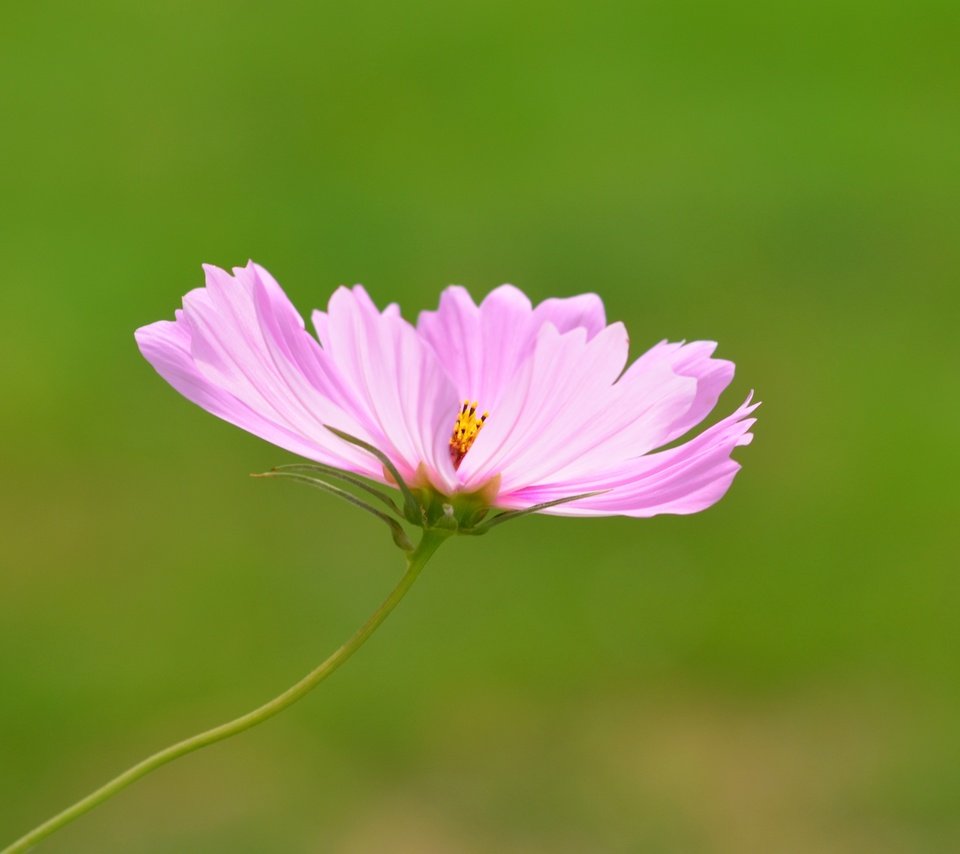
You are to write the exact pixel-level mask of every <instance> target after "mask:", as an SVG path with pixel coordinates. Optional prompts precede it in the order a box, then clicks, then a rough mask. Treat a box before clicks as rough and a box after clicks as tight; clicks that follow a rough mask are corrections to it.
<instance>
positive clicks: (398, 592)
mask: <svg viewBox="0 0 960 854" xmlns="http://www.w3.org/2000/svg"><path fill="white" fill-rule="evenodd" d="M447 536H448V532H445V531H437V530H427V531H424V533H423V538H422V539H421V540H420V543H419V545H418V546H417V548H416V549H415V550H414V551H413V552H412V553H411V554H410V555H408V556H407V571H406V572H405V573H404V575H403V578H401V579H400V582H399V583H398V584H397V586H396V587H395V588H394V589H393V592H391V593H390V595H389V596H388V597H387V598H386V599H385V600H384V601H383V604H382V605H381V606H380V607H379V608H377V610H376V611H374V612H373V614H372V615H371V616H370V618H369V619H368V620H367V621H366V622H365V623H364V624H363V625H362V626H361V627H360V628H359V629H357V631H356V633H355V634H354V635H353V637H351V638H350V640H348V641H347V642H346V643H345V644H343V646H341V647H340V648H339V649H338V650H337V651H336V652H334V653H333V654H332V655H331V656H330V657H329V658H328V659H327V660H326V661H324V662H323V664H321V665H320V666H319V667H317V668H316V669H315V670H312V671H311V672H310V673H308V674H307V675H306V676H304V677H303V679H301V680H300V681H299V682H297V683H296V685H293V686H292V687H290V688H288V689H287V690H286V691H284V692H283V693H282V694H280V695H279V696H278V697H275V698H274V699H272V700H270V702H268V703H264V704H263V705H262V706H260V707H259V708H256V709H254V710H253V711H252V712H247V714H245V715H241V716H240V717H239V718H235V719H234V720H232V721H228V722H227V723H224V724H221V725H220V726H216V727H213V729H208V730H206V731H205V732H201V733H198V734H197V735H194V736H191V737H190V738H187V739H184V740H183V741H179V742H177V743H176V744H171V745H170V746H169V747H166V748H164V749H163V750H161V751H159V752H157V753H154V754H153V755H152V756H148V757H147V758H146V759H144V760H142V761H141V762H138V763H137V764H136V765H134V766H132V767H131V768H128V769H127V770H126V771H124V772H123V773H122V774H120V775H119V776H117V777H114V778H113V779H112V780H110V782H108V783H106V784H104V785H103V786H101V787H100V788H99V789H97V790H96V791H93V792H91V793H90V794H89V795H87V796H86V797H85V798H82V799H81V800H79V801H77V802H76V803H75V804H74V805H73V806H71V807H67V809H65V810H64V811H63V812H61V813H58V814H57V815H55V816H53V818H51V819H48V820H47V821H45V822H44V823H43V824H41V825H38V826H37V827H35V828H34V829H33V830H31V831H30V832H29V833H27V834H26V835H24V836H22V837H20V839H18V840H17V841H16V842H14V843H13V844H12V845H10V846H8V847H7V848H4V849H3V851H2V852H0V854H15V852H21V851H26V850H27V849H28V848H30V847H31V846H32V845H35V844H36V843H37V842H39V841H40V840H41V839H43V838H44V837H47V836H49V835H50V834H51V833H53V832H54V831H55V830H58V829H59V828H61V827H63V826H64V825H65V824H68V823H69V822H71V821H73V820H74V819H75V818H78V817H79V816H81V815H83V814H84V813H85V812H87V811H88V810H91V809H93V808H94V807H95V806H97V805H98V804H101V803H103V801H105V800H107V799H108V798H111V797H113V795H115V794H117V792H119V791H120V790H122V789H124V788H126V787H127V786H129V785H130V784H131V783H132V782H134V781H135V780H139V779H140V778H141V777H143V776H145V775H147V774H149V773H150V772H151V771H153V770H155V769H157V768H159V767H160V766H161V765H166V764H167V763H168V762H172V761H173V760H174V759H177V758H179V757H180V756H184V755H186V754H187V753H192V752H193V751H194V750H199V749H200V748H201V747H206V746H207V745H208V744H214V743H215V742H218V741H223V740H224V739H225V738H230V736H233V735H237V734H238V733H241V732H243V731H244V730H248V729H250V728H251V727H254V726H256V725H257V724H259V723H263V721H265V720H267V719H268V718H272V717H273V716H274V715H276V714H277V713H279V712H282V711H283V710H284V709H285V708H287V707H288V706H291V705H293V704H294V703H295V702H296V701H297V700H299V699H300V698H301V697H303V696H304V695H305V694H307V693H308V692H309V691H311V690H312V689H313V688H315V687H316V686H317V685H318V684H319V683H320V682H322V681H323V680H324V679H326V678H327V677H328V676H329V675H330V674H331V673H333V671H334V670H336V669H337V668H338V667H339V666H340V665H341V664H343V663H344V662H345V661H346V660H347V659H348V658H349V657H350V656H351V655H353V653H355V652H356V651H357V650H358V649H359V648H360V647H361V646H362V645H363V643H364V642H365V641H366V640H367V638H369V637H370V635H372V634H373V633H374V631H375V630H376V629H377V626H379V625H380V624H381V623H382V622H383V621H384V620H385V619H386V617H387V615H388V614H389V613H390V612H391V611H392V610H393V609H394V608H395V607H396V606H397V603H399V601H400V600H401V599H402V598H403V597H404V595H405V594H406V592H407V591H408V590H409V589H410V587H411V586H412V585H413V582H414V581H415V580H416V578H417V576H418V575H419V574H420V570H421V569H423V567H424V565H425V564H426V563H427V561H428V560H429V559H430V557H431V556H432V555H433V553H434V552H435V551H436V550H437V548H438V547H439V545H440V543H442V542H443V541H444V540H445V539H446V538H447Z"/></svg>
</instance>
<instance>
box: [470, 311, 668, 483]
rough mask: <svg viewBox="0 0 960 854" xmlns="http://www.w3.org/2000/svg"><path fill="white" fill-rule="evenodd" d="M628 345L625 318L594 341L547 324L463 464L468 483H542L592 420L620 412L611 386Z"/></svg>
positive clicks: (582, 333) (580, 331)
mask: <svg viewBox="0 0 960 854" xmlns="http://www.w3.org/2000/svg"><path fill="white" fill-rule="evenodd" d="M627 349H628V341H627V333H626V330H625V329H624V327H623V324H620V323H615V324H613V325H611V326H608V327H606V328H605V329H604V330H603V331H602V332H601V333H600V334H599V335H597V336H595V337H594V338H593V339H592V340H591V341H589V342H588V341H587V340H586V330H584V329H583V328H576V329H574V330H572V331H570V332H567V333H565V334H561V333H559V332H558V331H557V330H556V329H555V328H554V326H553V325H552V324H549V323H548V324H547V325H546V326H544V327H542V329H541V330H540V334H539V336H538V338H537V341H536V346H535V349H534V352H533V354H532V355H531V356H530V357H529V358H528V359H527V360H526V361H525V362H524V363H523V366H522V367H521V369H520V372H519V373H518V374H517V375H516V376H515V377H514V379H513V382H512V383H511V384H510V387H509V389H508V391H507V393H506V395H505V396H504V398H503V399H502V401H501V404H500V406H499V407H498V408H496V409H494V410H491V413H490V417H489V419H488V421H487V423H486V424H485V425H484V429H483V431H482V432H481V433H480V435H479V436H478V438H477V440H476V442H475V444H474V446H473V448H471V449H470V452H469V453H468V454H467V456H466V458H465V459H464V461H463V465H462V466H461V468H460V475H461V478H462V479H463V481H464V488H466V489H469V488H477V487H479V486H480V485H482V483H483V482H485V481H486V480H488V479H489V478H491V477H493V476H494V475H496V474H499V475H500V477H501V488H502V489H503V490H505V491H509V490H511V489H516V488H518V487H519V486H521V485H529V484H530V483H536V482H537V480H538V479H539V477H540V476H541V474H540V473H541V472H543V473H548V472H549V471H551V470H553V469H555V468H557V467H559V466H560V465H562V460H564V459H567V456H568V455H569V454H571V453H574V454H575V453H577V451H576V450H575V449H573V448H572V443H574V444H575V443H576V442H577V440H578V439H581V438H583V437H584V435H585V430H587V429H588V428H589V426H590V421H591V419H593V418H598V417H600V416H601V415H611V414H615V413H613V412H612V410H611V407H610V405H609V404H610V403H612V402H615V397H614V395H613V394H612V393H611V388H612V387H613V385H614V382H615V380H616V378H617V377H618V376H619V374H620V373H621V371H622V370H623V366H624V363H625V362H626V358H627ZM671 376H672V375H671ZM620 416H621V418H622V417H623V416H624V413H620ZM588 444H589V445H592V441H590V440H589V439H588Z"/></svg>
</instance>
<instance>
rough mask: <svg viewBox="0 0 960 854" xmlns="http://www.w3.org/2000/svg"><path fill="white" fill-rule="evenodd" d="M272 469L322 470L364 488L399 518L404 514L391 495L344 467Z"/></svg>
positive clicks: (280, 468)
mask: <svg viewBox="0 0 960 854" xmlns="http://www.w3.org/2000/svg"><path fill="white" fill-rule="evenodd" d="M271 471H278V472H280V471H316V472H322V473H323V474H324V475H326V476H327V477H333V478H336V479H337V480H343V481H346V482H347V483H349V484H351V485H353V486H355V487H356V488H357V489H362V490H363V491H364V492H366V493H367V494H368V495H372V496H373V497H374V498H376V499H377V500H378V501H379V502H380V503H381V504H383V505H384V506H386V507H387V508H388V509H389V510H390V511H391V512H392V513H395V514H396V515H397V516H398V517H399V518H401V519H402V518H403V514H402V513H401V512H400V508H399V507H397V505H396V502H395V501H394V500H393V499H392V498H390V496H389V495H384V493H382V492H381V491H380V490H379V489H377V488H376V487H374V486H372V485H371V484H370V483H368V482H367V481H365V480H363V478H361V477H359V476H358V475H354V474H350V473H349V472H345V471H343V470H342V469H336V468H334V467H333V466H325V465H323V464H322V463H290V464H289V465H285V466H274V467H273V469H271Z"/></svg>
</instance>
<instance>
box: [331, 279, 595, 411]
mask: <svg viewBox="0 0 960 854" xmlns="http://www.w3.org/2000/svg"><path fill="white" fill-rule="evenodd" d="M546 324H551V325H552V326H553V327H554V328H555V329H556V330H558V331H559V332H561V333H563V332H569V331H572V330H574V329H583V330H585V331H586V337H587V339H588V340H589V339H591V338H593V337H594V336H595V335H597V334H598V333H599V332H600V331H601V330H603V329H604V328H605V326H606V317H605V315H604V310H603V302H602V301H601V300H600V298H599V297H598V296H597V295H596V294H581V295H579V296H575V297H568V298H564V299H548V300H544V301H543V302H542V303H540V304H539V305H538V306H537V307H536V308H534V307H533V306H532V305H531V303H530V300H529V299H528V298H527V296H526V295H525V294H524V293H523V292H522V291H520V290H519V289H518V288H515V287H514V286H513V285H501V286H500V287H498V288H495V289H494V290H492V291H491V292H490V293H489V294H488V295H487V296H486V298H485V299H484V300H483V302H481V303H480V305H479V306H478V305H477V304H476V303H475V302H474V301H473V298H472V297H471V296H470V294H469V293H468V291H467V290H466V288H463V287H460V286H459V285H453V286H451V287H449V288H447V289H446V290H444V291H443V293H442V294H441V295H440V305H439V307H438V308H437V310H436V311H423V312H421V313H420V316H419V318H418V320H417V332H418V333H419V334H420V336H421V337H422V338H423V339H424V340H426V341H427V342H429V344H430V346H431V347H432V348H433V349H434V351H435V352H436V354H437V357H438V358H439V360H440V362H441V363H442V364H443V366H444V368H445V370H446V371H447V374H448V375H449V376H450V378H451V380H452V381H453V383H454V386H455V387H456V388H457V390H458V392H459V394H460V396H461V398H462V399H464V400H466V399H470V400H476V401H479V402H480V404H481V406H482V407H483V408H484V409H489V410H491V411H494V410H497V409H499V407H500V405H501V400H502V399H503V396H504V395H505V394H506V393H507V392H508V390H509V387H510V384H511V382H512V381H513V378H514V375H515V374H516V373H517V371H518V370H519V369H520V368H521V366H522V365H523V363H524V361H525V360H526V359H527V358H529V357H530V356H531V355H533V351H534V349H535V347H536V343H537V336H538V335H539V333H540V330H541V329H542V328H543V326H544V325H546ZM321 338H322V335H321Z"/></svg>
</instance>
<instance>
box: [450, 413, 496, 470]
mask: <svg viewBox="0 0 960 854" xmlns="http://www.w3.org/2000/svg"><path fill="white" fill-rule="evenodd" d="M488 414H489V413H487V412H484V413H483V415H477V401H473V403H471V402H470V401H469V400H465V401H464V402H463V406H461V407H460V411H459V412H458V413H457V420H456V421H455V422H454V424H453V434H452V435H451V436H450V458H451V459H452V460H453V467H454V468H460V463H462V462H463V458H464V457H465V456H466V455H467V451H469V450H470V448H471V446H472V445H473V443H474V442H475V441H476V438H477V434H478V433H479V432H480V428H481V427H483V422H484V421H486V420H487V415H488Z"/></svg>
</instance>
